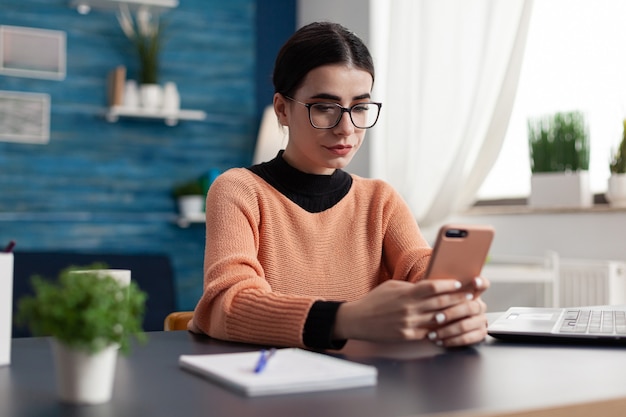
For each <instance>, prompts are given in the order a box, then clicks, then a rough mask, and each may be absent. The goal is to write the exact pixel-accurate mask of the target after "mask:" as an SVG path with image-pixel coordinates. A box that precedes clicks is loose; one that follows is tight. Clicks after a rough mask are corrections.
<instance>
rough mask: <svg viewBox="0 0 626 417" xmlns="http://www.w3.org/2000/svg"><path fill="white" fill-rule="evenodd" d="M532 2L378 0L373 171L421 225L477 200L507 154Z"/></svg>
mask: <svg viewBox="0 0 626 417" xmlns="http://www.w3.org/2000/svg"><path fill="white" fill-rule="evenodd" d="M532 1H533V0H472V1H468V0H418V1H415V0H388V1H384V2H383V1H376V0H374V1H372V2H371V3H370V4H372V6H373V8H374V9H373V13H372V15H373V16H375V17H374V18H373V19H372V31H373V35H374V36H373V37H372V38H373V39H374V43H373V44H372V52H373V55H374V59H375V62H376V70H377V77H376V83H375V87H374V88H375V94H374V97H376V98H377V99H381V101H382V102H383V113H382V114H381V119H380V121H379V123H380V125H377V126H376V128H375V129H374V130H373V131H372V135H371V139H372V142H371V144H370V146H371V161H370V162H371V167H372V174H373V176H374V177H377V178H383V179H385V180H386V181H388V182H389V183H391V184H392V185H393V186H394V187H395V188H396V189H397V190H398V191H399V192H400V193H401V194H402V196H403V197H404V198H405V199H406V201H407V203H408V204H409V206H410V207H411V210H412V211H413V213H414V214H415V216H416V218H417V220H418V222H419V223H420V225H421V226H423V227H424V226H430V225H433V224H435V223H437V222H440V221H443V220H444V219H445V218H446V217H448V216H449V215H451V214H453V213H456V212H458V211H460V210H462V209H464V208H466V207H468V206H469V205H471V204H472V203H473V202H474V199H475V195H476V192H477V191H478V189H479V188H480V185H481V183H482V182H483V180H484V179H485V177H486V176H487V174H488V173H489V170H490V169H491V167H492V165H493V163H494V162H495V160H496V158H497V156H498V153H499V151H500V148H501V145H502V141H503V139H504V136H505V133H506V129H507V125H508V121H509V117H510V114H511V110H512V107H513V103H514V99H515V93H516V89H517V84H518V79H519V73H520V69H521V63H522V59H523V55H524V47H525V42H526V37H527V32H528V25H529V20H530V12H531V8H532Z"/></svg>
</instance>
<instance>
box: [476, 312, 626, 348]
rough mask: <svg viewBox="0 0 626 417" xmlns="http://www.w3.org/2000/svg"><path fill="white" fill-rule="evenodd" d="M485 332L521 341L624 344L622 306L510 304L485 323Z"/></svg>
mask: <svg viewBox="0 0 626 417" xmlns="http://www.w3.org/2000/svg"><path fill="white" fill-rule="evenodd" d="M488 333H489V335H491V336H493V337H495V338H497V339H502V340H512V341H521V342H535V341H537V342H559V343H599V344H625V345H626V306H594V307H566V308H544V307H511V308H509V309H508V310H507V311H506V312H505V313H504V314H502V315H501V316H500V317H498V318H497V319H496V320H495V321H494V322H493V323H491V324H490V325H489V329H488Z"/></svg>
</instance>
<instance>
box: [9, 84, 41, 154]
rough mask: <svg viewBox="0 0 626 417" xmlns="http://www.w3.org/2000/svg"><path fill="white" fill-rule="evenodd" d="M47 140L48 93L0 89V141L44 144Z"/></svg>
mask: <svg viewBox="0 0 626 417" xmlns="http://www.w3.org/2000/svg"><path fill="white" fill-rule="evenodd" d="M49 140H50V95H48V94H41V93H23V92H17V91H0V141H5V142H23V143H39V144H45V143H48V141H49Z"/></svg>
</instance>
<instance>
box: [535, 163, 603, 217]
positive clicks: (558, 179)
mask: <svg viewBox="0 0 626 417" xmlns="http://www.w3.org/2000/svg"><path fill="white" fill-rule="evenodd" d="M530 185H531V187H530V188H531V191H530V199H529V201H528V204H529V205H530V206H531V207H545V208H548V207H591V206H592V205H593V194H592V193H591V188H590V185H589V172H588V171H576V172H542V173H536V174H532V177H531V179H530Z"/></svg>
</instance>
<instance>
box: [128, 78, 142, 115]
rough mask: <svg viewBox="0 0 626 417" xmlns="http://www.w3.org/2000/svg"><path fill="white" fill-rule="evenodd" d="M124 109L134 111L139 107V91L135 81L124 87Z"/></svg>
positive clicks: (129, 81)
mask: <svg viewBox="0 0 626 417" xmlns="http://www.w3.org/2000/svg"><path fill="white" fill-rule="evenodd" d="M124 107H125V108H127V109H132V110H134V109H136V108H137V107H139V90H138V88H137V82H136V81H135V80H127V81H126V84H125V85H124Z"/></svg>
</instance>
